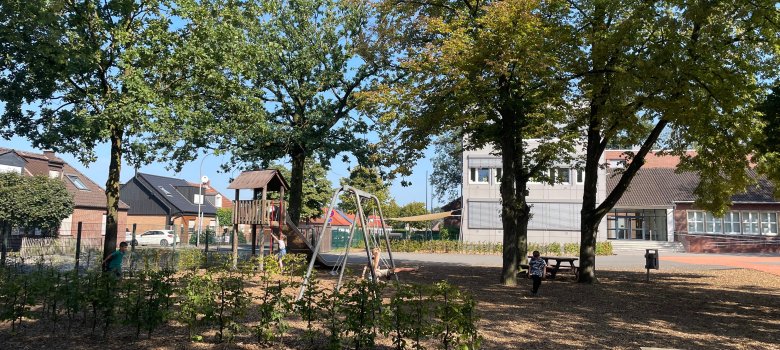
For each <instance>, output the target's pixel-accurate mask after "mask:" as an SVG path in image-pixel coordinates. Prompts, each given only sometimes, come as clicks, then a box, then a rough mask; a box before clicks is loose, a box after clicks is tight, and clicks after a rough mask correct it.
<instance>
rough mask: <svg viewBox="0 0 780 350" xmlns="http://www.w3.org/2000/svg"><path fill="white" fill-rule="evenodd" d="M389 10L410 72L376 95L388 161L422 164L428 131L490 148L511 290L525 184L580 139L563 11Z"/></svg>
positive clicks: (520, 253)
mask: <svg viewBox="0 0 780 350" xmlns="http://www.w3.org/2000/svg"><path fill="white" fill-rule="evenodd" d="M386 4H387V8H388V9H389V11H391V12H392V13H394V14H397V16H396V17H397V18H398V21H399V23H397V24H395V27H396V28H399V30H402V31H404V34H403V35H402V36H401V37H403V38H404V40H403V41H402V42H400V47H401V53H400V54H398V57H400V58H399V59H400V60H401V63H400V64H401V67H402V68H403V69H404V72H405V73H406V75H405V77H404V78H405V79H403V80H401V81H399V83H398V84H395V85H392V86H389V87H388V89H387V90H386V91H382V92H381V93H378V94H377V96H376V102H377V103H378V104H381V105H382V108H383V109H384V110H386V111H387V113H386V115H385V118H384V120H385V121H387V122H389V123H390V122H392V123H393V125H394V127H395V129H396V130H394V131H393V132H389V133H386V135H389V136H391V137H393V139H386V140H383V141H384V143H385V144H386V145H388V148H389V149H390V150H391V152H390V153H389V155H390V157H389V158H388V159H389V160H388V162H395V163H409V162H412V161H414V160H415V158H419V155H420V154H419V153H418V152H419V150H420V149H422V148H424V147H425V146H427V144H428V143H429V141H430V138H431V133H432V131H434V130H442V129H444V130H456V129H458V128H462V130H463V134H464V135H465V136H466V138H465V140H464V147H465V148H466V149H473V148H482V147H484V146H487V145H490V146H492V147H493V149H495V150H496V152H497V153H498V154H500V156H501V159H502V164H503V173H502V177H501V189H500V191H501V204H502V210H501V220H502V227H503V231H504V237H503V243H504V252H503V267H502V271H501V282H502V283H503V284H505V285H516V284H517V267H518V264H519V263H521V262H522V261H524V260H526V259H527V227H528V220H529V219H530V206H529V205H528V203H527V202H526V200H525V196H526V194H527V183H528V181H529V179H532V178H538V179H540V180H546V181H549V182H554V181H555V179H551V178H549V177H547V176H546V175H545V174H546V173H547V171H546V170H547V169H548V168H549V167H551V166H552V165H553V164H554V162H556V161H566V160H567V159H566V158H567V157H568V156H570V155H572V154H573V153H574V145H575V142H574V141H575V140H576V139H577V137H578V133H577V129H576V127H574V126H572V125H573V124H572V123H571V121H570V116H571V115H572V114H573V112H572V111H571V110H570V106H569V103H568V101H570V100H571V99H572V98H573V96H569V95H568V92H569V91H570V90H569V88H568V82H567V79H566V76H565V70H564V69H562V67H566V66H567V65H569V64H570V62H568V61H569V60H571V59H572V57H573V55H572V53H573V52H574V51H575V45H576V42H575V41H574V40H573V38H574V35H573V33H571V32H570V31H567V30H566V28H565V27H564V26H561V25H560V19H561V18H563V17H564V16H565V14H566V13H567V12H568V8H567V7H566V6H565V2H564V1H551V2H538V1H532V0H507V1H485V2H472V1H465V0H451V1H435V2H406V1H394V0H388V2H387V3H386ZM396 135H400V136H396ZM530 140H533V142H530ZM399 149H403V150H405V151H406V152H399V151H398V150H399ZM402 170H403V169H402Z"/></svg>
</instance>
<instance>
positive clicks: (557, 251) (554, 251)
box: [546, 242, 561, 255]
mask: <svg viewBox="0 0 780 350" xmlns="http://www.w3.org/2000/svg"><path fill="white" fill-rule="evenodd" d="M546 251H547V254H549V255H561V244H560V243H556V242H553V243H550V244H548V245H547V247H546Z"/></svg>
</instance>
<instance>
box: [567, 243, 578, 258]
mask: <svg viewBox="0 0 780 350" xmlns="http://www.w3.org/2000/svg"><path fill="white" fill-rule="evenodd" d="M563 253H564V254H566V255H578V254H580V244H579V243H565V244H564V245H563Z"/></svg>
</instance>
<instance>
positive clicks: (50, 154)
mask: <svg viewBox="0 0 780 350" xmlns="http://www.w3.org/2000/svg"><path fill="white" fill-rule="evenodd" d="M43 155H44V156H46V158H49V159H54V158H57V155H55V154H54V151H52V150H50V149H47V150H44V151H43Z"/></svg>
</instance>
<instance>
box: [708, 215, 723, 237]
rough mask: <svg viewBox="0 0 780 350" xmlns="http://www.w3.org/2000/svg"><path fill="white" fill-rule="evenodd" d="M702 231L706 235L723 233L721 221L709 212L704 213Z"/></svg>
mask: <svg viewBox="0 0 780 350" xmlns="http://www.w3.org/2000/svg"><path fill="white" fill-rule="evenodd" d="M704 231H705V232H707V233H717V234H722V233H723V220H722V219H721V218H719V217H716V216H715V215H714V214H712V213H710V212H706V213H704Z"/></svg>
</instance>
